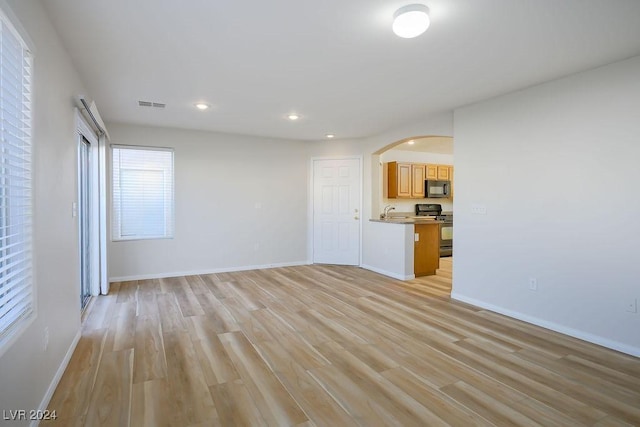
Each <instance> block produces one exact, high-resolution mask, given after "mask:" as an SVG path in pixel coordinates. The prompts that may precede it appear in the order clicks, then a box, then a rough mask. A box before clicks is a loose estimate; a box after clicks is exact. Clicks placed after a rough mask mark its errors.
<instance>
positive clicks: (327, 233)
mask: <svg viewBox="0 0 640 427" xmlns="http://www.w3.org/2000/svg"><path fill="white" fill-rule="evenodd" d="M360 181H361V177H360V159H357V158H355V159H330V160H325V159H318V160H314V161H313V262H314V263H318V264H342V265H359V264H360V209H361V206H360V197H361V195H360Z"/></svg>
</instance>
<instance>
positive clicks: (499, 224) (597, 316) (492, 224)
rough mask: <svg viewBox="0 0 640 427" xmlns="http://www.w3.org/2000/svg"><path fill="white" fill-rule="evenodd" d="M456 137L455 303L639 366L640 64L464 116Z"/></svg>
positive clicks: (614, 67) (556, 84) (577, 78)
mask: <svg viewBox="0 0 640 427" xmlns="http://www.w3.org/2000/svg"><path fill="white" fill-rule="evenodd" d="M455 138H456V139H455V147H454V155H455V159H456V197H455V201H454V208H455V211H456V230H455V240H456V245H455V247H454V255H455V256H454V258H455V262H454V264H453V269H454V270H453V277H454V278H455V280H454V283H453V297H454V298H456V299H459V300H463V301H467V302H470V303H472V304H475V305H478V306H481V307H486V308H489V309H491V310H495V311H498V312H502V313H505V314H508V315H511V316H513V317H516V318H521V319H524V320H526V321H529V322H532V323H536V324H539V325H542V326H545V327H548V328H551V329H555V330H558V331H561V332H564V333H567V334H569V335H574V336H577V337H580V338H584V339H587V340H590V341H593V342H596V343H599V344H602V345H605V346H608V347H611V348H615V349H618V350H621V351H624V352H627V353H631V354H635V355H636V356H640V333H638V331H639V330H640V314H638V313H637V312H636V313H631V312H629V311H628V310H631V311H633V309H630V308H629V307H630V306H631V307H633V306H634V305H635V303H636V301H638V302H640V286H639V283H640V282H639V281H638V280H639V279H638V278H639V277H640V264H638V262H637V261H636V260H638V259H640V247H639V246H638V237H639V236H640V221H639V220H638V218H640V198H639V197H638V196H637V194H638V183H640V167H638V159H640V144H639V143H638V142H639V141H640V57H635V58H632V59H629V60H626V61H622V62H618V63H615V64H611V65H608V66H604V67H601V68H598V69H594V70H591V71H587V72H583V73H580V74H575V75H572V76H569V77H566V78H563V79H560V80H556V81H552V82H549V83H546V84H542V85H539V86H536V87H532V88H529V89H525V90H522V91H519V92H515V93H512V94H509V95H505V96H500V97H498V98H495V99H491V100H488V101H485V102H480V103H478V104H475V105H471V106H468V107H465V108H461V109H458V110H456V112H455ZM473 207H486V215H479V214H473V213H471V209H472V208H473ZM530 278H535V279H536V280H537V291H532V290H529V281H530Z"/></svg>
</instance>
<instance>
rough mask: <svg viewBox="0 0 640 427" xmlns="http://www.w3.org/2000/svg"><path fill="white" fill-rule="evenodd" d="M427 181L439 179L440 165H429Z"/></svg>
mask: <svg viewBox="0 0 640 427" xmlns="http://www.w3.org/2000/svg"><path fill="white" fill-rule="evenodd" d="M427 179H438V165H427Z"/></svg>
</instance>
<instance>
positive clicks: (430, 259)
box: [413, 222, 440, 277]
mask: <svg viewBox="0 0 640 427" xmlns="http://www.w3.org/2000/svg"><path fill="white" fill-rule="evenodd" d="M414 230H415V231H414V233H415V239H414V240H415V242H414V245H415V246H414V251H413V274H415V275H416V277H418V276H431V275H433V274H436V270H437V269H438V268H439V267H440V224H438V223H435V222H434V223H433V224H416V225H415V226H414Z"/></svg>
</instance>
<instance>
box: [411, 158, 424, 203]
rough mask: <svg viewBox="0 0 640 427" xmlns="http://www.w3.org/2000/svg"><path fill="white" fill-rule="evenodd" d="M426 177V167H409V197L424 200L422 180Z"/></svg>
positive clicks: (413, 165)
mask: <svg viewBox="0 0 640 427" xmlns="http://www.w3.org/2000/svg"><path fill="white" fill-rule="evenodd" d="M426 176H427V165H420V164H412V165H411V197H412V198H413V199H424V180H425V179H426Z"/></svg>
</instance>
